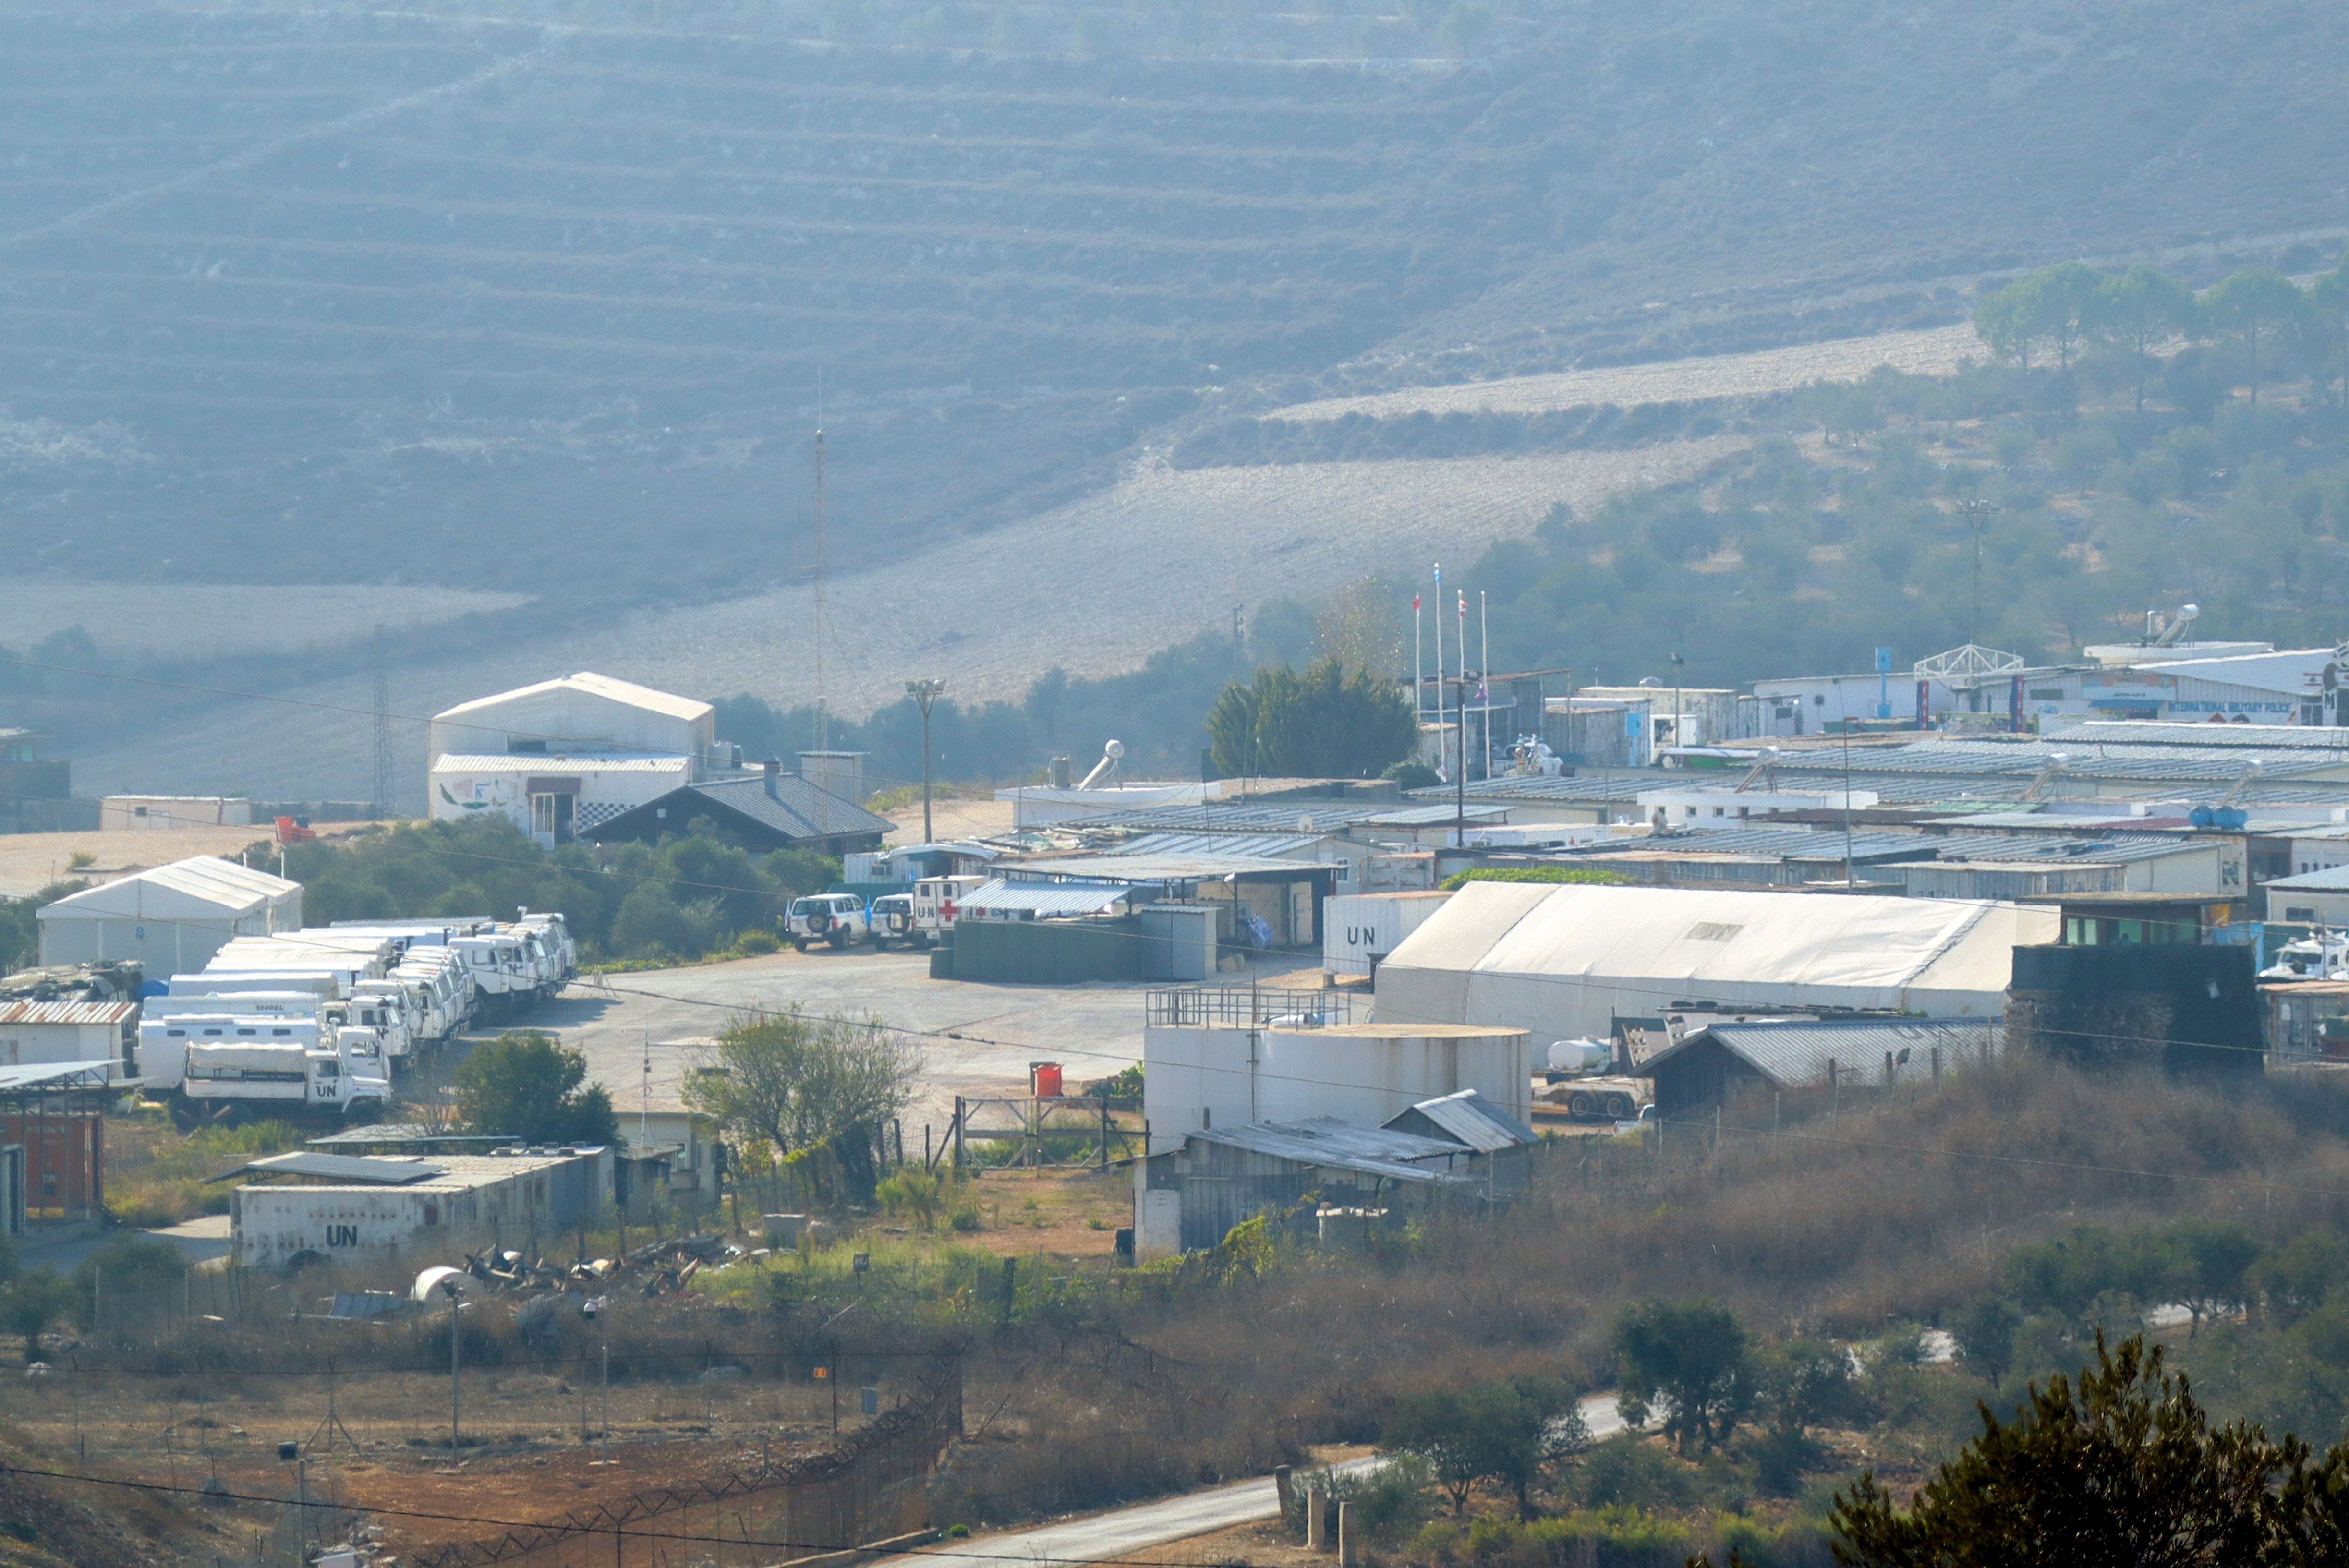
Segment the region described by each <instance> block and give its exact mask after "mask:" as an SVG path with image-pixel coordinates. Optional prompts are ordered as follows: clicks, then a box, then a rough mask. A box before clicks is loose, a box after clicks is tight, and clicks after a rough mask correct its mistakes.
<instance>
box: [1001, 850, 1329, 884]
mask: <svg viewBox="0 0 2349 1568" xmlns="http://www.w3.org/2000/svg"><path fill="white" fill-rule="evenodd" d="M1338 870H1340V867H1339V865H1338V863H1337V862H1335V861H1327V862H1325V861H1284V860H1276V859H1274V858H1273V857H1271V856H1269V855H1112V854H1099V853H1095V854H1083V855H1058V856H1054V857H1051V858H1050V859H1038V860H1029V861H1020V862H1019V864H1018V865H1017V866H1015V867H1012V868H1011V871H1012V872H1013V874H1015V875H1018V876H1020V877H1022V878H1026V877H1040V876H1068V877H1098V878H1104V879H1114V880H1116V881H1119V882H1209V881H1213V880H1214V879H1215V878H1216V877H1220V876H1229V875H1237V874H1241V873H1245V872H1286V873H1292V874H1296V875H1303V874H1305V873H1307V872H1335V871H1338Z"/></svg>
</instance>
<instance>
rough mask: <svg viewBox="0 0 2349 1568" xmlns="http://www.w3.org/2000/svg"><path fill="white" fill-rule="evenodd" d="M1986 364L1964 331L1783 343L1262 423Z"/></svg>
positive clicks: (1533, 405)
mask: <svg viewBox="0 0 2349 1568" xmlns="http://www.w3.org/2000/svg"><path fill="white" fill-rule="evenodd" d="M1984 357H1986V354H1985V351H1984V349H1983V347H1982V340H1981V338H1980V337H1979V336H1977V335H1975V332H1974V329H1973V328H1972V327H1971V325H1959V326H1936V327H1928V328H1925V329H1923V330H1920V331H1916V332H1886V333H1878V334H1876V335H1872V336H1868V337H1852V338H1845V339H1843V340H1841V341H1840V342H1833V343H1799V344H1790V345H1788V346H1786V347H1784V348H1768V349H1764V350H1761V351H1760V352H1758V353H1754V354H1724V355H1720V356H1713V357H1710V358H1696V359H1671V360H1665V361H1662V362H1661V363H1658V364H1653V365H1618V366H1603V367H1601V368H1599V369H1594V370H1568V371H1561V372H1558V373H1557V374H1555V375H1549V376H1511V377H1501V378H1499V379H1497V380H1492V381H1469V382H1462V383H1459V384H1457V385H1454V386H1449V387H1404V388H1402V389H1401V390H1398V391H1393V392H1375V393H1370V394H1367V395H1365V396H1362V397H1325V398H1321V399H1319V400H1318V401H1315V402H1311V403H1293V404H1291V405H1289V406H1288V407H1286V408H1276V409H1274V410H1273V411H1272V412H1271V413H1269V414H1268V415H1266V416H1265V418H1268V419H1338V418H1344V417H1346V416H1347V415H1349V414H1360V415H1362V416H1364V417H1366V418H1373V419H1386V418H1398V417H1401V416H1402V415H1406V414H1419V413H1428V414H1475V413H1482V412H1490V413H1495V414H1540V413H1547V412H1548V411H1550V410H1552V409H1559V408H1577V407H1589V406H1590V405H1593V404H1608V403H1611V404H1614V405H1615V406H1617V407H1627V408H1628V407H1636V406H1638V405H1640V404H1642V403H1682V402H1693V401H1697V400H1700V399H1703V398H1711V397H1758V396H1761V395H1762V394H1764V393H1769V392H1785V391H1790V390H1792V389H1793V388H1795V387H1802V386H1805V385H1807V384H1808V383H1810V382H1814V381H1852V380H1857V379H1859V378H1860V377H1865V376H1866V375H1868V373H1869V372H1870V371H1872V370H1874V369H1875V368H1876V367H1877V366H1879V365H1889V366H1891V367H1892V368H1893V369H1895V370H1900V371H1905V372H1907V373H1909V375H1912V376H1948V375H1951V374H1953V373H1955V372H1956V370H1957V369H1958V367H1959V366H1961V365H1962V364H1963V363H1964V362H1965V361H1967V360H1969V359H1982V358H1984Z"/></svg>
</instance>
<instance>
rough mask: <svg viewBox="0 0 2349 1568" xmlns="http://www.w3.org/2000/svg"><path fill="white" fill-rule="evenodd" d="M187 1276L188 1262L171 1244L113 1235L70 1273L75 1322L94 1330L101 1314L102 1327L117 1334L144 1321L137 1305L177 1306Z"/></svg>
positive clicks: (146, 1237) (136, 1236) (126, 1235)
mask: <svg viewBox="0 0 2349 1568" xmlns="http://www.w3.org/2000/svg"><path fill="white" fill-rule="evenodd" d="M187 1272H188V1260H187V1259H186V1258H185V1257H183V1256H181V1253H180V1249H179V1248H177V1247H175V1246H173V1245H172V1244H171V1243H169V1242H164V1241H158V1240H156V1239H155V1238H154V1237H152V1236H141V1235H134V1234H131V1233H127V1232H117V1233H115V1234H114V1235H113V1236H112V1237H111V1238H109V1240H108V1242H107V1243H106V1245H104V1246H102V1247H100V1248H98V1251H96V1252H94V1253H90V1254H89V1255H88V1257H86V1258H84V1259H82V1260H81V1262H80V1264H78V1265H77V1266H76V1267H75V1269H74V1275H73V1295H74V1302H73V1314H74V1320H75V1321H76V1322H78V1323H79V1324H80V1325H81V1326H83V1327H84V1328H95V1327H97V1326H99V1318H100V1315H101V1314H103V1315H104V1320H105V1322H106V1323H109V1324H111V1325H112V1326H115V1327H116V1328H118V1329H119V1328H122V1327H124V1326H127V1325H128V1324H130V1323H135V1322H140V1321H142V1320H143V1318H144V1316H145V1315H144V1314H143V1313H140V1312H139V1311H138V1310H136V1305H135V1304H140V1303H148V1302H152V1301H155V1300H157V1299H159V1298H161V1297H163V1296H165V1295H173V1297H174V1299H175V1300H176V1293H177V1292H178V1290H179V1288H180V1281H181V1278H183V1277H184V1276H185V1275H186V1274H187ZM126 1304H134V1305H126Z"/></svg>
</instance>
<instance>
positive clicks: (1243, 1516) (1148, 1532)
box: [882, 1394, 1626, 1568]
mask: <svg viewBox="0 0 2349 1568" xmlns="http://www.w3.org/2000/svg"><path fill="white" fill-rule="evenodd" d="M1581 1410H1582V1419H1583V1423H1584V1424H1585V1425H1586V1426H1588V1428H1589V1429H1590V1435H1591V1436H1592V1437H1593V1438H1609V1437H1612V1436H1614V1435H1615V1434H1616V1433H1618V1432H1620V1431H1623V1430H1625V1429H1626V1426H1625V1422H1624V1420H1623V1416H1622V1413H1621V1412H1620V1411H1619V1410H1618V1409H1617V1408H1615V1396H1614V1395H1612V1394H1593V1395H1591V1396H1590V1397H1589V1398H1586V1399H1584V1400H1583V1401H1582V1404H1581ZM1378 1462H1379V1461H1378V1460H1376V1459H1361V1460H1348V1461H1347V1462H1346V1463H1344V1464H1341V1465H1340V1466H1338V1467H1337V1468H1338V1469H1339V1470H1340V1471H1344V1472H1350V1473H1360V1472H1361V1471H1363V1470H1369V1469H1371V1467H1373V1466H1375V1465H1376V1464H1377V1463H1378ZM1279 1507H1280V1503H1279V1499H1278V1494H1277V1493H1276V1491H1274V1488H1273V1483H1272V1478H1271V1477H1269V1476H1265V1477H1262V1478H1260V1479H1258V1480H1245V1481H1241V1482H1239V1483H1237V1485H1233V1486H1219V1487H1215V1488H1213V1489H1211V1490H1209V1491H1194V1492H1186V1493H1185V1494H1184V1495H1183V1496H1181V1497H1170V1498H1165V1499H1163V1500H1162V1501H1157V1502H1143V1503H1136V1504H1135V1505H1134V1506H1133V1507H1132V1508H1120V1509H1113V1510H1112V1511H1109V1512H1107V1513H1096V1514H1093V1515H1092V1516H1091V1517H1089V1518H1084V1519H1071V1520H1065V1521H1063V1522H1061V1523H1059V1524H1048V1525H1045V1526H1043V1527H1042V1528H1040V1529H1037V1530H1022V1531H1019V1532H1014V1533H1011V1534H1008V1535H988V1536H980V1537H978V1538H976V1539H974V1540H970V1541H942V1542H938V1543H937V1544H936V1545H935V1546H926V1547H924V1548H922V1549H921V1550H920V1551H918V1552H911V1553H905V1555H904V1556H901V1557H892V1558H885V1559H884V1560H883V1563H882V1568H916V1565H917V1564H918V1563H919V1561H920V1560H921V1559H923V1558H934V1559H940V1558H942V1559H945V1560H946V1561H945V1562H944V1563H941V1564H939V1568H957V1564H960V1563H1104V1562H1109V1561H1112V1560H1113V1559H1115V1558H1118V1557H1122V1556H1123V1555H1125V1554H1127V1553H1133V1552H1140V1551H1143V1550H1145V1549H1147V1548H1149V1547H1153V1546H1164V1545H1165V1544H1166V1543H1167V1542H1170V1541H1183V1540H1187V1539H1188V1538H1189V1537H1191V1536H1194V1535H1206V1534H1209V1533H1211V1532H1215V1531H1218V1530H1229V1529H1231V1528H1232V1527H1233V1526H1234V1525H1237V1524H1253V1523H1255V1522H1257V1521H1258V1520H1262V1519H1270V1518H1271V1517H1273V1515H1274V1514H1275V1513H1277V1512H1278V1511H1279Z"/></svg>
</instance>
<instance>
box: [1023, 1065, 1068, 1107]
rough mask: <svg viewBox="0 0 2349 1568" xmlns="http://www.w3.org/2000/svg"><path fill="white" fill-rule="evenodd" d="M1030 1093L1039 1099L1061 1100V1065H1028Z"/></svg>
mask: <svg viewBox="0 0 2349 1568" xmlns="http://www.w3.org/2000/svg"><path fill="white" fill-rule="evenodd" d="M1028 1092H1029V1093H1030V1094H1032V1095H1034V1096H1035V1097H1036V1098H1037V1099H1060V1098H1061V1064H1060V1063H1058V1062H1030V1063H1029V1064H1028Z"/></svg>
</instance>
